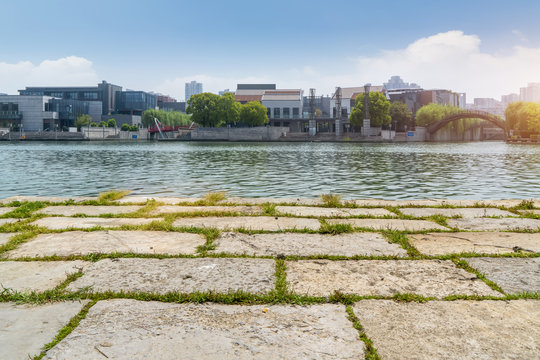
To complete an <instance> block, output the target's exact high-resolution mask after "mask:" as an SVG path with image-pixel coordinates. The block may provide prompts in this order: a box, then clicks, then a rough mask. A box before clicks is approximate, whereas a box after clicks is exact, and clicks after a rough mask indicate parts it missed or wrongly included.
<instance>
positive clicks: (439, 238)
mask: <svg viewBox="0 0 540 360" xmlns="http://www.w3.org/2000/svg"><path fill="white" fill-rule="evenodd" d="M408 238H409V242H410V243H411V245H412V246H414V247H415V248H417V249H418V251H420V252H421V253H422V254H425V255H430V256H438V255H447V254H459V253H464V252H471V253H479V254H507V253H514V252H516V251H522V252H525V253H527V252H532V253H535V252H540V233H511V232H454V233H429V234H414V235H408Z"/></svg>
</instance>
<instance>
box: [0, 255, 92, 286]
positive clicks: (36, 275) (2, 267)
mask: <svg viewBox="0 0 540 360" xmlns="http://www.w3.org/2000/svg"><path fill="white" fill-rule="evenodd" d="M87 264H88V263H87V262H84V261H79V260H77V261H28V262H27V261H0V284H1V285H2V286H3V287H4V288H7V289H11V290H14V291H20V292H23V291H45V290H50V289H53V288H55V287H56V286H58V285H60V284H61V283H62V282H63V281H64V280H66V278H67V276H68V275H70V274H73V273H76V272H78V271H80V270H81V269H83V268H84V267H85V266H86V265H87Z"/></svg>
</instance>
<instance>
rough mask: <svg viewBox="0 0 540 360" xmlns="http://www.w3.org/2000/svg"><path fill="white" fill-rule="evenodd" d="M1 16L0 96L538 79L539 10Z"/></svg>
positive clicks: (472, 87) (412, 0)
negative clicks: (88, 88)
mask: <svg viewBox="0 0 540 360" xmlns="http://www.w3.org/2000/svg"><path fill="white" fill-rule="evenodd" d="M1 9H2V13H3V14H4V15H7V16H2V21H0V33H2V34H6V35H7V36H3V40H2V47H1V49H2V50H0V92H9V93H12V92H13V91H14V90H16V89H18V88H22V87H24V86H27V85H64V84H66V85H71V84H73V81H82V82H84V83H83V84H81V85H93V84H94V83H95V82H97V81H100V80H102V79H105V80H107V81H109V82H112V83H116V84H119V85H122V86H124V87H128V88H134V89H141V90H152V91H158V92H163V93H169V94H171V95H173V96H175V97H177V98H179V99H182V98H183V92H184V89H183V83H184V82H185V81H186V80H191V79H193V80H198V81H202V82H203V84H204V88H205V90H209V91H218V90H221V89H223V88H231V89H232V88H234V87H235V85H236V83H237V82H249V81H253V82H255V81H268V82H275V83H277V84H278V86H280V87H302V88H304V89H305V90H306V91H307V88H309V87H315V88H317V90H318V92H319V93H330V92H331V91H332V90H333V89H334V87H335V86H354V85H362V84H363V83H366V82H372V83H381V82H382V81H385V80H386V79H388V78H389V77H390V76H391V75H401V76H402V77H403V78H404V80H405V81H410V82H417V83H419V84H420V85H422V86H424V87H425V88H435V87H438V88H451V89H452V90H455V91H462V92H467V93H468V94H470V96H469V98H471V97H483V96H490V97H498V96H500V95H502V94H505V93H508V92H517V91H519V86H524V85H525V84H526V82H540V69H539V68H540V65H536V66H535V64H539V63H540V62H538V61H537V60H538V59H540V58H537V57H539V56H540V54H539V52H540V21H538V18H539V16H540V1H531V0H529V1H522V0H517V1H507V0H506V1H498V0H491V1H487V0H476V1H475V0H468V1H462V0H452V1H433V0H432V1H428V0H426V1H419V0H409V1H344V0H334V1H318V0H312V1H295V0H289V1H281V0H273V1H265V2H258V1H213V0H210V1H204V2H203V1H190V2H187V1H144V2H143V1H136V0H131V1H123V0H120V1H114V0H109V1H102V0H94V1H92V2H84V3H83V2H79V1H73V0H72V1H60V0H49V1H30V0H18V1H5V2H4V3H3V4H2V6H1ZM422 39H424V41H423V40H422ZM419 59H420V60H421V61H420V60H419ZM44 62H45V63H44ZM484 64H486V66H484ZM514 67H518V69H514ZM498 77H500V81H499V82H496V81H494V80H493V79H494V78H498ZM53 79H56V80H57V81H58V83H57V82H56V81H55V82H54V83H52V82H51V81H53ZM45 82H46V83H45ZM480 83H486V84H484V85H483V86H480V85H479V84H480Z"/></svg>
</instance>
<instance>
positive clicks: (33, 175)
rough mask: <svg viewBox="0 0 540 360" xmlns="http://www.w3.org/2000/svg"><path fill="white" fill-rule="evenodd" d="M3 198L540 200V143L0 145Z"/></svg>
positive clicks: (1, 190)
mask: <svg viewBox="0 0 540 360" xmlns="http://www.w3.org/2000/svg"><path fill="white" fill-rule="evenodd" d="M0 161H1V164H2V167H1V169H2V170H1V176H0V198H4V197H8V196H13V195H40V196H85V195H90V196H93V195H97V194H98V193H100V192H102V191H105V190H110V189H129V190H132V191H133V194H135V195H160V196H202V195H203V194H205V193H207V192H211V191H226V192H227V194H228V196H242V197H317V196H319V195H320V194H327V193H336V194H340V195H342V196H343V198H345V199H350V198H382V199H426V198H459V199H501V198H524V199H525V198H533V197H536V198H540V146H538V145H515V144H513V145H512V144H505V143H504V142H471V143H409V144H407V143H404V144H381V143H378V144H372V143H361V144H354V143H208V142H159V143H158V142H137V143H135V142H132V143H129V142H128V143H118V142H75V143H74V142H66V143H53V142H43V143H41V142H19V143H8V142H0Z"/></svg>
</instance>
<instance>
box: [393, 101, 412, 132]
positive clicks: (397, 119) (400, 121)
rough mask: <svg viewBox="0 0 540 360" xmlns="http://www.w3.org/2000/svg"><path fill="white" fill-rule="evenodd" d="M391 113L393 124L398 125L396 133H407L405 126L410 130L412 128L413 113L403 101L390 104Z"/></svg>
mask: <svg viewBox="0 0 540 360" xmlns="http://www.w3.org/2000/svg"><path fill="white" fill-rule="evenodd" d="M389 113H390V117H391V118H392V122H393V123H395V124H396V131H405V126H407V128H408V129H410V128H411V127H412V126H411V119H412V113H411V111H410V110H409V108H408V107H407V105H405V103H403V102H401V101H394V102H393V103H391V104H390V111H389Z"/></svg>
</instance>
